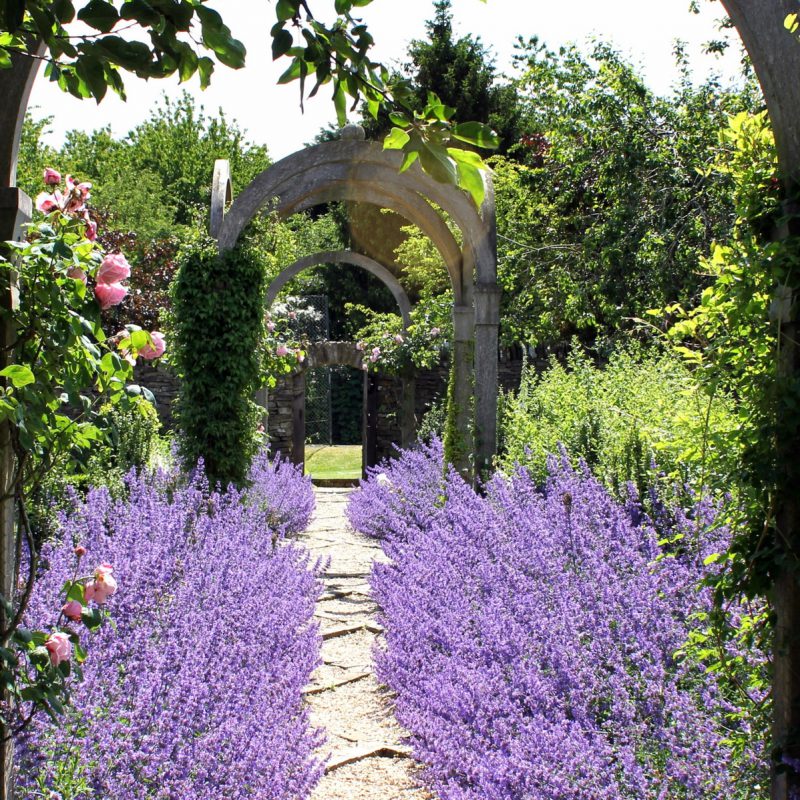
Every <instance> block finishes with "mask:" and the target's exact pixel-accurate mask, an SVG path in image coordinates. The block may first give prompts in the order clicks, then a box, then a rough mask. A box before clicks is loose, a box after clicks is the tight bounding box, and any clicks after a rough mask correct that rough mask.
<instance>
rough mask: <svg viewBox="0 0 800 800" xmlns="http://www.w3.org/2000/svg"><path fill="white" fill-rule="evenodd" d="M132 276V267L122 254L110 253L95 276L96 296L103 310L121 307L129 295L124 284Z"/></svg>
mask: <svg viewBox="0 0 800 800" xmlns="http://www.w3.org/2000/svg"><path fill="white" fill-rule="evenodd" d="M130 276H131V267H130V264H128V261H127V259H126V258H125V256H124V255H122V253H109V255H107V256H106V257H105V258H104V259H103V263H102V264H100V269H98V270H97V275H96V276H95V281H96V285H95V287H94V295H95V297H96V298H97V302H98V303H100V308H102V309H103V310H105V309H107V308H111V306H117V305H119V304H120V303H121V302H122V301H123V300H124V299H125V297H126V296H127V294H128V287H127V286H124V285H123V284H122V281H124V280H127V279H128V278H130Z"/></svg>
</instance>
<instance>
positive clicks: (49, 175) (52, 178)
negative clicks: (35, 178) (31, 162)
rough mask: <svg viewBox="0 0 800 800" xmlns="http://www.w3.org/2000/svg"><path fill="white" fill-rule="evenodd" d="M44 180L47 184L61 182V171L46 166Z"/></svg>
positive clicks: (52, 184)
mask: <svg viewBox="0 0 800 800" xmlns="http://www.w3.org/2000/svg"><path fill="white" fill-rule="evenodd" d="M44 182H45V183H46V184H47V185H48V186H58V184H59V183H61V173H60V172H57V171H56V170H54V169H51V168H50V167H46V168H45V171H44Z"/></svg>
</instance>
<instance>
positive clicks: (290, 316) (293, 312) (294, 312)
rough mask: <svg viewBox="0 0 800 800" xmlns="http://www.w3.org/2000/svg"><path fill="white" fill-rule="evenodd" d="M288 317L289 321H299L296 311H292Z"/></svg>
mask: <svg viewBox="0 0 800 800" xmlns="http://www.w3.org/2000/svg"><path fill="white" fill-rule="evenodd" d="M288 317H289V319H297V312H296V311H290V312H289V314H288Z"/></svg>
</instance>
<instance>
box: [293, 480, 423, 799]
mask: <svg viewBox="0 0 800 800" xmlns="http://www.w3.org/2000/svg"><path fill="white" fill-rule="evenodd" d="M350 491H351V490H349V489H321V488H316V489H315V494H316V499H317V507H316V511H315V512H314V518H313V519H312V521H311V524H310V525H309V527H308V530H306V532H305V533H303V534H302V535H301V536H299V537H298V539H299V541H300V542H301V543H302V544H303V545H305V546H306V547H307V548H308V549H309V550H310V551H311V552H312V553H313V554H314V555H316V556H319V557H320V558H323V559H329V563H328V566H327V569H326V571H325V591H324V593H323V594H322V597H321V598H320V600H319V602H318V603H317V611H316V617H317V619H318V621H319V623H320V627H321V629H322V636H323V644H322V659H323V664H322V666H321V667H320V668H319V669H318V670H317V671H316V672H315V673H314V676H313V681H312V683H311V685H310V686H309V687H308V688H307V689H306V694H307V700H308V703H309V705H310V707H311V715H312V722H313V724H314V725H316V726H317V727H321V728H325V730H326V731H327V735H328V741H327V742H326V744H325V745H324V746H323V755H324V756H325V757H326V758H327V759H328V766H327V769H326V773H325V776H324V777H323V778H322V780H321V781H320V783H319V785H318V786H317V788H316V789H315V791H314V793H313V794H312V795H311V800H434V799H433V798H432V796H431V795H430V794H429V793H428V792H427V791H425V790H423V789H421V788H420V786H419V781H418V779H417V776H416V772H417V770H416V767H415V765H414V762H413V761H412V760H411V759H410V758H409V756H408V748H407V747H406V746H405V745H404V744H403V730H402V729H401V728H400V726H399V725H398V724H397V722H396V721H395V719H394V716H393V715H392V712H391V705H390V704H391V698H390V697H389V696H388V694H387V693H386V691H385V689H383V688H382V687H381V686H380V685H379V684H378V682H377V681H376V680H375V678H374V676H373V674H372V656H371V653H372V648H373V646H374V645H375V643H376V640H378V639H379V637H380V628H379V627H378V626H377V625H376V623H375V617H374V614H375V611H376V606H375V604H374V603H373V602H372V599H371V598H370V596H369V585H368V584H367V576H368V575H369V571H370V567H371V565H372V562H373V561H374V560H375V559H382V558H383V557H384V556H383V553H382V552H381V549H380V547H379V546H378V545H376V544H375V543H374V542H372V541H371V540H369V539H367V538H366V537H364V536H361V535H360V534H358V533H356V532H355V531H353V529H352V528H351V527H350V526H349V525H348V523H347V519H346V518H345V515H344V510H345V506H346V505H347V499H348V495H349V493H350Z"/></svg>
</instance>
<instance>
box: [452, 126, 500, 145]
mask: <svg viewBox="0 0 800 800" xmlns="http://www.w3.org/2000/svg"><path fill="white" fill-rule="evenodd" d="M453 136H454V137H455V138H456V139H460V140H461V141H462V142H467V144H474V145H475V146H476V147H484V148H486V149H487V150H495V149H496V148H497V147H499V145H500V138H499V137H498V135H497V134H496V133H495V132H494V131H493V130H492V129H491V128H490V127H489V126H488V125H484V124H483V123H481V122H462V123H461V124H460V125H456V126H455V128H453Z"/></svg>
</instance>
